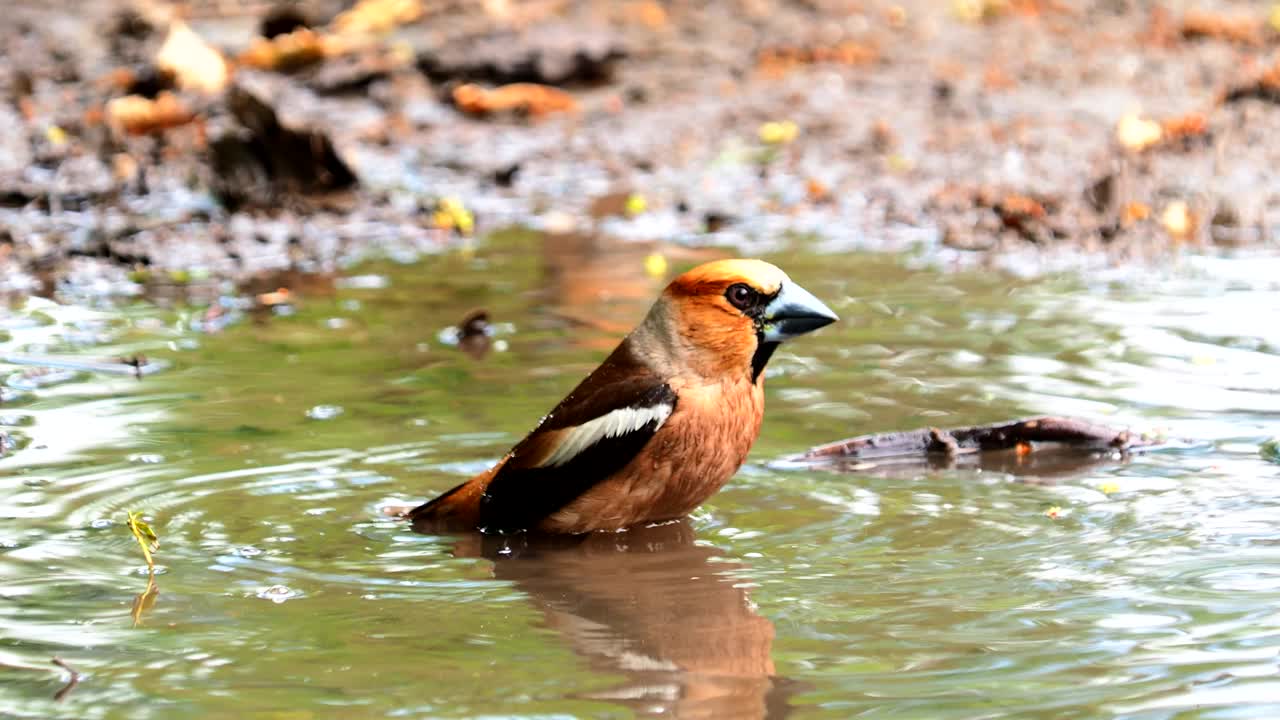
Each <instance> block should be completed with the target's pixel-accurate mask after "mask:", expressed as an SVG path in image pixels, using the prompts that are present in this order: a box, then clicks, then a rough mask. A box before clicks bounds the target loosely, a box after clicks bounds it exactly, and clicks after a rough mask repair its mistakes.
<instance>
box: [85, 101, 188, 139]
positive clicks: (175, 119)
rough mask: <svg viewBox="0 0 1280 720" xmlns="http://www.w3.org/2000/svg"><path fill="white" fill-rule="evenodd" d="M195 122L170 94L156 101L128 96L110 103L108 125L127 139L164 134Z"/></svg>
mask: <svg viewBox="0 0 1280 720" xmlns="http://www.w3.org/2000/svg"><path fill="white" fill-rule="evenodd" d="M193 119H195V113H193V112H191V110H190V109H188V108H187V106H186V105H184V104H183V103H182V101H181V100H179V99H178V98H177V96H176V95H174V94H173V93H171V92H162V93H160V94H159V95H157V96H156V99H155V100H148V99H147V98H144V97H142V96H141V95H126V96H124V97H121V98H115V99H113V100H111V101H110V102H108V103H107V120H108V122H109V123H110V124H111V127H113V128H115V129H116V131H117V132H120V133H121V134H126V135H145V134H148V133H157V132H163V131H165V130H168V129H169V128H174V127H178V126H179V125H185V124H187V123H189V122H191V121H192V120H193Z"/></svg>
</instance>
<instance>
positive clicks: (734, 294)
mask: <svg viewBox="0 0 1280 720" xmlns="http://www.w3.org/2000/svg"><path fill="white" fill-rule="evenodd" d="M724 296H725V297H726V298H728V299H729V304H731V305H733V306H734V307H736V308H738V309H739V310H746V309H748V308H750V307H751V306H752V305H754V304H755V303H756V298H757V297H758V293H756V291H755V290H752V289H751V288H749V287H747V286H746V285H743V284H742V283H734V284H733V285H730V286H729V289H728V290H726V291H725V293H724Z"/></svg>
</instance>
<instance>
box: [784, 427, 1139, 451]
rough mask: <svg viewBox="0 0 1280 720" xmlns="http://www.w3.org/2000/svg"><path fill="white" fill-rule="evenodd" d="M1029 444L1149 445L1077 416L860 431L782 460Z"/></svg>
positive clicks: (1127, 447) (1086, 446)
mask: <svg viewBox="0 0 1280 720" xmlns="http://www.w3.org/2000/svg"><path fill="white" fill-rule="evenodd" d="M1032 443H1054V444H1057V445H1066V446H1069V447H1073V448H1080V449H1084V450H1118V451H1121V452H1126V451H1129V450H1133V449H1137V448H1143V447H1149V446H1151V445H1154V444H1155V442H1154V441H1153V440H1151V439H1150V438H1146V437H1142V436H1134V435H1133V434H1131V433H1130V432H1129V431H1128V430H1116V429H1114V428H1109V427H1106V426H1104V425H1096V424H1094V423H1091V422H1088V421H1085V420H1080V419H1077V418H1068V417H1036V418H1028V419H1026V420H1018V421H1016V422H1010V423H1000V424H996V425H976V426H973V427H962V428H952V429H950V430H940V429H938V428H922V429H919V430H908V431H903V432H890V433H880V434H876V435H860V436H858V437H854V438H849V439H847V440H840V441H838V442H834V443H830V444H827V445H819V446H818V447H815V448H811V449H810V450H809V451H808V452H805V453H803V454H801V455H795V456H792V457H789V458H787V459H788V460H791V461H798V462H823V461H827V460H849V459H865V460H873V459H884V458H901V457H923V456H929V455H943V456H952V457H954V456H956V455H961V454H966V453H977V452H986V451H994V450H1009V449H1014V448H1025V450H1026V451H1028V452H1030V451H1031V450H1033V445H1032Z"/></svg>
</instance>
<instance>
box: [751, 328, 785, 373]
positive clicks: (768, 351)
mask: <svg viewBox="0 0 1280 720" xmlns="http://www.w3.org/2000/svg"><path fill="white" fill-rule="evenodd" d="M777 349H778V343H776V342H765V341H764V335H763V334H759V335H756V351H755V353H754V354H753V355H752V356H751V384H752V385H754V384H755V382H756V380H759V379H760V373H762V372H764V366H765V365H768V364H769V358H771V357H773V351H774V350H777Z"/></svg>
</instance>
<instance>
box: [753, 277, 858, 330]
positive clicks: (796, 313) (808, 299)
mask: <svg viewBox="0 0 1280 720" xmlns="http://www.w3.org/2000/svg"><path fill="white" fill-rule="evenodd" d="M839 319H840V318H838V317H836V314H835V313H834V312H832V311H831V308H829V307H827V306H826V305H825V304H824V303H823V302H822V301H821V300H819V299H818V298H816V297H814V296H813V293H811V292H809V291H808V290H805V289H804V288H802V287H800V286H799V285H796V284H795V283H792V282H788V283H784V284H783V285H782V291H781V292H779V293H778V296H777V297H776V298H774V299H773V301H772V302H770V303H769V304H768V305H766V306H765V309H764V341H765V342H782V341H783V340H788V339H790V338H793V337H795V336H797V335H804V334H805V333H809V332H813V331H814V330H817V329H818V328H821V327H826V326H828V325H830V324H831V323H833V322H835V321H836V320H839Z"/></svg>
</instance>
